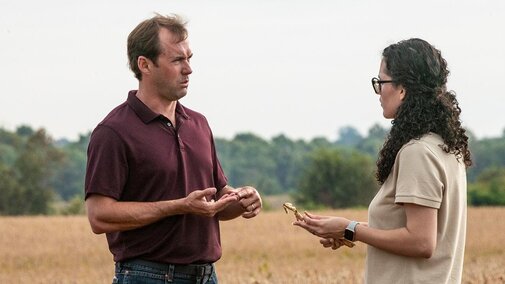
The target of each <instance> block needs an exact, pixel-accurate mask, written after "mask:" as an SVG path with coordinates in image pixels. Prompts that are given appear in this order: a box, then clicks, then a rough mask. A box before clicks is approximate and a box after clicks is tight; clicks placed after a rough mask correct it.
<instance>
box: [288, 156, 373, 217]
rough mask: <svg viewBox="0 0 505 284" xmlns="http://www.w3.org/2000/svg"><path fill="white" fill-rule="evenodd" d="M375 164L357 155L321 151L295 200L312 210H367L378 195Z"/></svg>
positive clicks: (312, 159) (309, 168)
mask: <svg viewBox="0 0 505 284" xmlns="http://www.w3.org/2000/svg"><path fill="white" fill-rule="evenodd" d="M373 169H374V166H373V162H372V160H371V158H370V157H369V156H367V155H363V154H361V153H358V152H356V151H343V150H341V149H329V148H321V149H317V150H315V151H314V152H313V154H312V158H311V161H310V163H309V166H308V167H307V168H306V169H305V170H304V172H303V173H302V177H301V179H300V183H299V188H298V189H299V190H298V193H297V195H296V196H295V200H296V201H297V202H298V203H300V204H302V205H304V206H305V207H311V206H315V205H324V206H328V207H333V208H343V207H352V206H367V205H368V204H369V203H370V201H371V199H372V198H373V196H374V194H375V193H376V192H377V183H376V182H375V179H374V176H373Z"/></svg>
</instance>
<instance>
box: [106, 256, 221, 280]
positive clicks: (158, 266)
mask: <svg viewBox="0 0 505 284" xmlns="http://www.w3.org/2000/svg"><path fill="white" fill-rule="evenodd" d="M116 283H117V284H127V283H128V284H169V283H170V284H217V283H218V282H217V276H216V271H215V267H214V264H206V265H182V266H181V265H173V264H162V263H156V262H150V261H144V260H132V261H126V262H120V263H116V273H115V276H114V279H113V280H112V284H116Z"/></svg>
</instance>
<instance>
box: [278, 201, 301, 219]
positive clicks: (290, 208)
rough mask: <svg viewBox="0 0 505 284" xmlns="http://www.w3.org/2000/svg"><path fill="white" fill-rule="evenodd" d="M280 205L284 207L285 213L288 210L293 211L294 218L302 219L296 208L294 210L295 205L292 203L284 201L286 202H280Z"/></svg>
mask: <svg viewBox="0 0 505 284" xmlns="http://www.w3.org/2000/svg"><path fill="white" fill-rule="evenodd" d="M282 207H283V208H284V211H286V214H288V210H289V211H292V212H293V213H295V217H296V220H298V221H303V216H302V214H300V212H298V210H296V207H295V206H294V205H293V204H291V203H289V202H286V203H284V204H282Z"/></svg>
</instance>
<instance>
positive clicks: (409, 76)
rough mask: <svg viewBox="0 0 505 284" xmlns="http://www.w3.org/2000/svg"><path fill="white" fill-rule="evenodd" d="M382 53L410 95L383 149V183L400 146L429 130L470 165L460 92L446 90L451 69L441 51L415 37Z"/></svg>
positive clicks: (390, 71)
mask: <svg viewBox="0 0 505 284" xmlns="http://www.w3.org/2000/svg"><path fill="white" fill-rule="evenodd" d="M382 56H383V60H384V63H385V66H386V69H387V72H388V75H390V76H391V78H392V80H393V81H394V84H395V85H397V86H398V85H401V86H403V88H404V89H405V91H406V94H405V97H404V99H403V102H402V104H401V105H400V107H399V108H398V110H397V111H396V116H395V118H394V119H393V121H392V122H391V124H392V127H391V131H390V132H389V135H388V136H387V137H386V141H385V143H384V145H383V147H382V149H381V151H380V152H379V158H378V160H377V174H376V178H377V180H378V181H379V183H380V184H383V183H384V182H385V181H386V179H387V178H388V176H389V174H390V172H391V169H392V168H393V164H394V162H395V159H396V155H397V154H398V151H399V150H400V148H401V147H402V146H403V145H404V144H405V143H407V142H409V141H410V140H411V139H419V138H421V136H423V135H424V134H427V133H429V132H433V133H436V134H438V135H440V136H441V137H442V139H443V140H444V145H441V147H442V149H443V150H444V151H445V152H447V153H453V154H454V155H456V157H458V159H463V161H464V163H465V165H466V166H467V167H469V166H470V165H471V164H472V159H471V157H470V151H469V149H468V136H467V135H466V134H465V132H466V131H465V129H464V128H463V127H462V126H461V121H460V119H459V115H460V113H461V109H460V107H459V104H458V101H457V100H456V95H455V93H454V92H452V91H447V89H446V83H447V76H448V75H449V70H448V69H447V62H446V61H445V59H444V58H442V55H441V52H440V50H438V49H436V48H434V47H433V46H432V45H431V44H429V43H428V42H426V41H424V40H422V39H416V38H414V39H409V40H404V41H400V42H398V43H396V44H392V45H390V46H388V47H386V48H385V49H384V51H383V53H382Z"/></svg>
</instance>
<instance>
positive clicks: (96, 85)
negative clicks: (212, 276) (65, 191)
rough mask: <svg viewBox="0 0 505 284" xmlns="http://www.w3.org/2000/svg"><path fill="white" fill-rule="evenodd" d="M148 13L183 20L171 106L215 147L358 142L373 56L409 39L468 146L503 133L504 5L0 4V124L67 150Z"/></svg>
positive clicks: (121, 83) (119, 73) (273, 0)
mask: <svg viewBox="0 0 505 284" xmlns="http://www.w3.org/2000/svg"><path fill="white" fill-rule="evenodd" d="M154 13H160V14H170V13H177V14H179V15H181V16H183V17H184V18H186V19H187V20H188V26H187V27H188V30H189V43H190V47H191V49H192V51H193V54H194V56H193V58H192V69H193V74H192V75H191V77H190V85H189V90H188V95H187V96H186V97H185V98H183V99H182V100H181V103H182V104H184V105H185V106H187V107H189V108H191V109H193V110H196V111H198V112H201V113H202V114H204V115H205V116H206V117H207V119H208V121H209V123H210V125H211V128H212V130H213V133H214V136H215V137H220V138H227V139H231V138H233V137H234V135H236V134H238V133H244V132H250V133H254V134H256V135H259V136H260V137H263V138H265V139H270V138H272V137H274V136H277V135H280V134H284V135H286V136H287V137H290V138H291V139H306V140H310V139H313V138H315V137H326V138H328V139H330V140H335V139H337V138H338V130H339V129H341V128H342V127H346V126H352V127H354V128H356V129H357V130H358V131H359V132H360V133H361V134H362V135H366V134H367V132H368V129H370V128H371V127H372V126H373V125H374V124H376V123H379V124H381V125H383V126H385V127H388V126H389V125H390V121H389V120H386V119H384V118H383V116H382V109H381V107H380V103H379V97H378V96H377V95H376V94H375V93H374V92H373V90H372V87H371V83H370V79H371V78H372V77H374V76H377V74H378V70H379V65H380V60H381V53H382V50H383V49H384V48H385V47H386V46H388V45H390V44H392V43H395V42H398V41H400V40H403V39H408V38H412V37H419V38H423V39H425V40H427V41H428V42H430V43H431V44H433V45H434V46H435V47H437V48H438V49H440V50H441V51H442V55H443V56H444V58H445V59H446V60H447V62H448V65H449V69H450V71H451V74H450V76H449V81H448V88H449V89H451V90H454V91H455V92H456V94H457V98H458V100H459V103H460V107H461V109H462V116H461V119H462V121H463V125H464V126H465V127H467V128H468V129H469V130H471V131H472V132H473V133H474V134H475V135H476V136H477V137H478V138H484V137H499V136H501V135H502V133H503V131H504V129H505V116H504V115H503V112H504V110H505V107H504V105H505V104H504V103H505V96H504V95H505V91H504V90H505V88H504V87H503V82H504V81H505V31H504V27H505V1H499V0H496V1H492V0H481V1H469V0H461V1H446V0H426V1H404V0H401V1H400V0H395V1H393V0H384V1H375V0H347V1H341V0H311V1H309V0H307V1H302V0H251V1H247V0H244V1H241V0H214V1H204V0H201V1H196V0H170V1H169V0H166V1H153V0H145V1H137V0H124V1H114V0H111V1H98V0H87V1H70V0H61V1H58V0H46V1H35V0H31V1H28V0H16V1H10V0H0V62H1V64H2V68H1V69H0V72H1V73H0V84H1V86H2V92H1V94H0V96H1V98H0V127H1V128H5V129H8V130H14V129H16V127H18V126H20V125H29V126H31V127H33V128H36V129H38V128H44V129H46V131H47V132H48V134H49V135H51V136H52V137H53V138H54V139H60V138H67V139H70V140H73V139H77V137H78V136H79V135H80V134H86V133H88V132H89V131H91V130H93V129H94V127H95V126H96V125H97V124H98V123H99V122H100V121H101V120H102V119H103V118H104V117H105V116H106V115H107V114H108V113H109V111H110V110H112V109H113V108H114V107H115V106H117V105H119V104H121V103H122V102H124V101H125V100H126V97H127V93H128V91H129V90H132V89H136V88H137V86H138V82H137V80H136V79H135V78H134V76H133V73H132V72H131V71H130V70H129V69H128V66H127V56H126V39H127V37H128V34H129V33H130V31H131V30H132V29H133V28H134V27H135V26H136V25H137V24H138V23H140V22H141V21H142V20H145V19H147V18H150V17H152V16H154Z"/></svg>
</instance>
